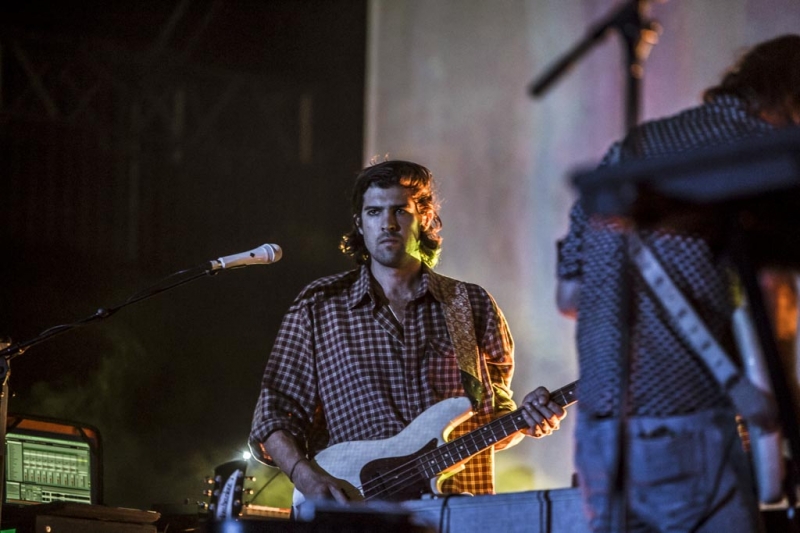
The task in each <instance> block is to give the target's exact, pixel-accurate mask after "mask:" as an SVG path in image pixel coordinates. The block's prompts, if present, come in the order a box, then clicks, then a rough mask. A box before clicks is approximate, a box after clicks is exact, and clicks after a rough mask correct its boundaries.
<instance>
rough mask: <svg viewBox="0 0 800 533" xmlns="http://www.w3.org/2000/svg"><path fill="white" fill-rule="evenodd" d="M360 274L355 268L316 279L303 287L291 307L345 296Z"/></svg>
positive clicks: (358, 269)
mask: <svg viewBox="0 0 800 533" xmlns="http://www.w3.org/2000/svg"><path fill="white" fill-rule="evenodd" d="M360 273H361V269H360V268H356V269H353V270H348V271H345V272H339V273H337V274H331V275H328V276H324V277H321V278H318V279H316V280H314V281H312V282H311V283H309V284H308V285H306V286H305V287H303V290H301V291H300V293H299V294H298V295H297V298H295V301H294V304H293V305H292V307H302V306H305V305H311V304H314V303H316V302H320V301H325V300H329V299H331V298H335V297H338V296H346V295H347V294H349V291H350V289H351V288H352V287H353V285H354V284H355V283H356V282H357V281H358V279H359V276H360Z"/></svg>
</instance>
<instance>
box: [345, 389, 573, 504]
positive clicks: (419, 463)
mask: <svg viewBox="0 0 800 533" xmlns="http://www.w3.org/2000/svg"><path fill="white" fill-rule="evenodd" d="M576 385H577V381H575V382H573V383H570V384H569V385H567V386H565V387H562V388H561V389H558V390H556V391H553V392H552V393H551V397H557V398H558V399H556V402H557V403H559V405H561V406H562V407H567V406H568V405H570V404H571V403H572V400H573V399H574V392H575V387H576ZM559 400H560V401H559ZM520 411H521V409H518V410H516V411H514V412H512V413H509V414H507V415H505V416H502V417H500V418H498V419H496V420H493V421H492V422H490V423H488V424H486V425H485V426H483V427H482V428H479V429H478V430H476V431H472V432H470V433H467V434H466V435H462V436H461V437H459V438H457V439H456V440H454V441H451V442H448V443H447V444H445V445H442V446H439V447H437V448H435V449H433V450H431V451H429V452H426V453H424V454H422V455H420V456H419V457H415V458H414V459H412V460H411V461H408V462H406V463H403V464H402V465H400V466H398V467H396V468H394V469H393V470H390V471H388V472H386V473H383V474H381V476H379V478H373V479H371V480H368V481H367V482H365V483H364V484H363V485H361V486H360V487H358V489H359V490H360V491H361V493H362V494H364V499H365V500H369V499H372V498H377V497H379V496H383V495H384V493H386V494H388V495H391V494H396V493H397V492H399V491H400V490H403V489H405V488H407V487H409V486H411V485H413V484H414V483H417V482H418V481H419V480H418V479H412V480H408V479H407V478H406V479H404V478H402V477H400V478H399V482H398V483H395V484H394V485H390V486H388V487H387V488H384V489H382V490H381V491H378V492H377V493H376V494H374V495H371V496H367V495H366V494H367V490H371V488H372V486H374V485H380V484H383V481H382V480H383V479H385V478H386V477H387V476H394V477H395V478H398V476H403V475H407V474H408V472H409V471H414V470H417V471H419V470H420V469H421V470H422V474H423V475H426V476H427V474H426V473H425V469H426V468H427V467H428V465H429V463H430V462H431V459H433V458H434V456H437V458H438V459H441V458H442V457H444V456H446V455H448V456H449V455H451V454H449V453H448V452H447V450H446V449H453V450H457V449H458V448H459V444H464V443H466V442H467V441H468V440H471V441H472V445H473V446H475V444H476V440H477V437H478V436H479V435H480V436H481V437H483V436H484V435H485V434H486V432H488V431H490V430H491V432H492V435H491V436H492V437H493V438H494V439H495V440H494V441H493V442H488V441H486V440H483V441H481V443H480V445H481V446H482V448H481V449H479V450H478V451H477V452H474V453H473V454H469V455H467V457H461V455H460V454H459V459H458V460H457V461H456V463H457V462H459V461H462V460H464V459H465V458H469V457H471V456H472V455H475V454H477V453H480V452H481V451H483V450H484V449H486V448H488V447H489V446H492V445H493V444H496V443H497V442H498V441H499V438H498V437H497V435H495V434H494V431H495V429H496V428H497V429H502V430H503V432H505V434H506V435H510V434H511V432H510V430H511V429H513V430H514V431H519V430H520V429H522V428H523V427H526V426H527V425H526V424H525V425H523V426H517V425H516V415H518V414H520ZM509 421H510V422H511V424H510V425H509V426H510V427H507V426H506V425H505V423H506V422H509ZM498 426H499V428H498ZM487 442H488V443H487ZM423 460H424V461H423ZM435 464H438V463H435ZM452 464H455V463H452ZM446 468H447V467H445V468H442V469H438V471H436V472H435V473H434V474H433V475H432V476H428V477H425V478H423V479H425V480H427V479H431V478H433V477H435V476H436V475H437V474H439V473H441V471H442V470H446ZM368 486H369V489H368ZM387 490H391V492H387Z"/></svg>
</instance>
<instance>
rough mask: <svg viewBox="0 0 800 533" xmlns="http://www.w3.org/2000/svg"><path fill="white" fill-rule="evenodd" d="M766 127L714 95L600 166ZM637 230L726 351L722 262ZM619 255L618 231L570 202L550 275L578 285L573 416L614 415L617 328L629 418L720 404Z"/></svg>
mask: <svg viewBox="0 0 800 533" xmlns="http://www.w3.org/2000/svg"><path fill="white" fill-rule="evenodd" d="M771 131H773V128H772V126H770V125H769V124H768V123H766V122H764V121H762V120H760V119H758V118H756V117H753V116H751V115H749V114H748V113H747V110H746V106H745V104H744V102H742V101H740V100H738V99H737V98H734V97H731V96H723V97H719V98H717V99H716V100H715V101H714V102H712V103H708V104H704V105H702V106H699V107H695V108H692V109H688V110H686V111H683V112H681V113H679V114H677V115H675V116H672V117H668V118H665V119H661V120H656V121H652V122H647V123H645V124H642V125H640V126H639V127H637V128H636V129H634V130H633V131H632V132H631V133H630V134H629V135H628V136H627V137H626V138H625V139H624V140H623V142H621V143H617V144H615V145H614V146H613V147H612V148H611V150H610V151H609V153H608V154H607V155H606V158H605V159H604V161H603V163H602V165H609V164H619V163H622V162H624V161H626V160H630V159H633V158H644V159H651V158H657V157H668V156H670V155H674V154H678V153H682V152H688V151H691V150H694V149H699V148H704V147H711V146H719V145H724V144H728V143H735V142H738V141H742V140H744V139H747V138H750V137H756V136H760V135H764V134H767V133H769V132H771ZM639 233H640V237H641V239H642V241H643V242H644V243H645V244H646V245H647V246H648V247H649V248H650V249H651V251H652V252H653V253H654V255H656V257H657V258H658V260H659V262H660V263H661V264H662V265H663V267H664V269H665V270H666V272H667V274H668V275H669V276H670V278H672V280H673V281H674V282H675V284H676V285H677V286H678V288H679V290H680V291H681V292H682V293H683V294H684V296H685V297H686V298H687V299H688V300H689V301H690V303H691V304H692V306H693V307H694V309H695V310H696V311H697V313H698V314H699V315H700V316H701V318H702V319H703V321H704V322H705V323H706V326H707V327H708V328H709V331H710V332H711V333H712V334H713V335H714V336H715V337H716V338H717V340H718V341H719V342H720V343H721V344H722V345H723V346H724V347H725V349H726V351H727V352H728V353H731V354H735V353H736V350H735V346H734V343H733V338H732V331H731V328H730V316H731V313H732V312H733V301H732V297H731V292H730V287H729V282H730V278H729V276H728V267H727V266H726V265H725V263H723V262H722V261H720V258H719V257H718V256H717V255H716V254H715V251H714V250H712V249H711V247H710V246H709V244H708V242H707V241H706V240H704V239H703V238H700V236H699V235H697V234H686V233H683V234H682V233H676V232H668V231H640V232H639ZM626 255H627V252H626V247H625V240H624V239H623V236H622V233H621V232H620V231H619V230H618V229H616V228H615V227H614V226H612V225H609V224H606V223H604V222H603V221H601V220H595V219H591V218H590V217H588V216H587V214H586V213H585V212H584V210H583V207H582V205H581V203H580V201H579V202H576V203H575V205H574V207H573V209H572V212H571V214H570V229H569V233H568V234H567V236H566V237H565V238H564V239H563V240H562V241H560V243H559V264H558V277H559V279H562V280H576V281H579V282H580V296H579V302H578V324H577V330H576V335H577V344H578V356H579V362H580V370H581V381H580V384H579V385H578V398H579V399H580V401H579V403H578V407H579V409H580V410H581V412H585V413H587V414H589V415H592V416H597V417H606V416H612V415H616V414H617V413H618V412H619V409H620V406H619V405H618V403H619V399H620V373H621V372H620V369H621V361H622V358H621V357H620V349H621V347H622V341H621V332H622V331H627V332H628V333H629V335H630V337H629V340H630V357H629V359H630V360H629V388H628V405H627V409H626V412H627V413H628V415H638V416H672V415H680V414H686V413H691V412H693V411H695V410H698V409H707V408H716V407H723V406H727V405H729V403H728V399H727V397H726V396H725V395H724V393H723V391H722V389H721V387H720V386H719V385H718V384H717V381H716V380H715V379H714V376H713V375H712V374H711V372H710V371H709V370H708V369H707V367H706V365H705V363H704V362H703V361H702V360H701V359H700V358H699V357H698V356H697V355H696V354H695V353H694V351H693V350H692V349H691V347H690V346H689V345H688V344H686V342H685V341H684V340H683V338H682V336H681V335H680V334H679V333H678V329H676V327H675V326H674V325H673V324H672V323H671V318H670V317H669V316H668V315H667V313H666V312H665V311H664V309H663V306H662V305H661V303H660V301H658V299H657V298H656V297H655V296H654V295H653V294H652V292H651V291H650V290H649V289H648V288H647V287H646V284H645V281H644V280H643V279H642V278H641V275H640V274H639V272H638V271H636V270H635V269H634V268H633V267H631V266H630V263H629V262H628V261H626ZM626 264H627V265H628V268H625V266H624V265H626ZM626 284H627V285H629V287H631V288H630V294H631V301H630V304H629V305H630V306H631V308H632V312H631V314H630V316H627V310H626V309H625V304H624V302H623V300H622V298H621V296H620V295H621V294H622V289H623V286H624V285H626Z"/></svg>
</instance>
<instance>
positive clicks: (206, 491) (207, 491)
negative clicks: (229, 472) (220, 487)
mask: <svg viewBox="0 0 800 533" xmlns="http://www.w3.org/2000/svg"><path fill="white" fill-rule="evenodd" d="M213 494H214V491H212V490H211V489H206V490H204V491H203V496H212V495H213Z"/></svg>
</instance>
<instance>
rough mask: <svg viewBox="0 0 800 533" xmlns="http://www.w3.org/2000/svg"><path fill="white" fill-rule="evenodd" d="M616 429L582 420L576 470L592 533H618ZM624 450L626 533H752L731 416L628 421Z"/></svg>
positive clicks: (748, 485)
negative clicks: (633, 532) (630, 532)
mask: <svg viewBox="0 0 800 533" xmlns="http://www.w3.org/2000/svg"><path fill="white" fill-rule="evenodd" d="M618 426H619V422H618V420H616V419H613V418H604V419H592V418H591V417H590V416H588V415H586V414H584V413H581V414H579V419H578V424H577V427H576V432H575V438H576V448H575V454H576V455H575V464H576V467H577V469H578V476H579V483H580V486H581V494H582V498H583V503H584V508H585V510H586V512H587V516H588V518H589V523H590V526H591V528H592V531H594V532H597V533H601V532H602V533H611V532H614V533H617V532H618V531H621V530H622V527H621V525H620V521H619V520H618V519H617V518H616V517H618V516H619V515H620V514H621V513H619V512H618V510H619V509H620V506H619V502H621V501H622V496H621V494H620V490H619V489H617V488H616V485H617V484H615V481H614V480H615V479H617V464H618V461H617V455H618V453H617V452H618V448H619V446H618V443H619V440H618V436H617V433H618ZM626 433H627V446H625V449H624V456H625V463H624V466H625V468H624V471H625V476H624V480H625V483H624V492H623V493H622V494H624V499H625V509H626V515H625V516H626V517H625V523H626V527H625V531H636V532H648V533H652V532H659V533H667V532H669V533H673V532H695V533H711V532H715V533H716V532H724V533H754V532H757V531H760V522H759V521H760V517H759V510H758V502H757V501H756V496H755V491H754V488H753V482H752V475H751V472H750V466H749V461H748V458H747V455H746V454H745V452H744V450H743V448H742V443H741V440H740V438H739V435H738V433H737V430H736V423H735V419H734V415H733V413H731V412H729V411H724V410H708V411H702V412H699V413H694V414H690V415H681V416H672V417H631V418H629V420H628V424H627V430H626Z"/></svg>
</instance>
